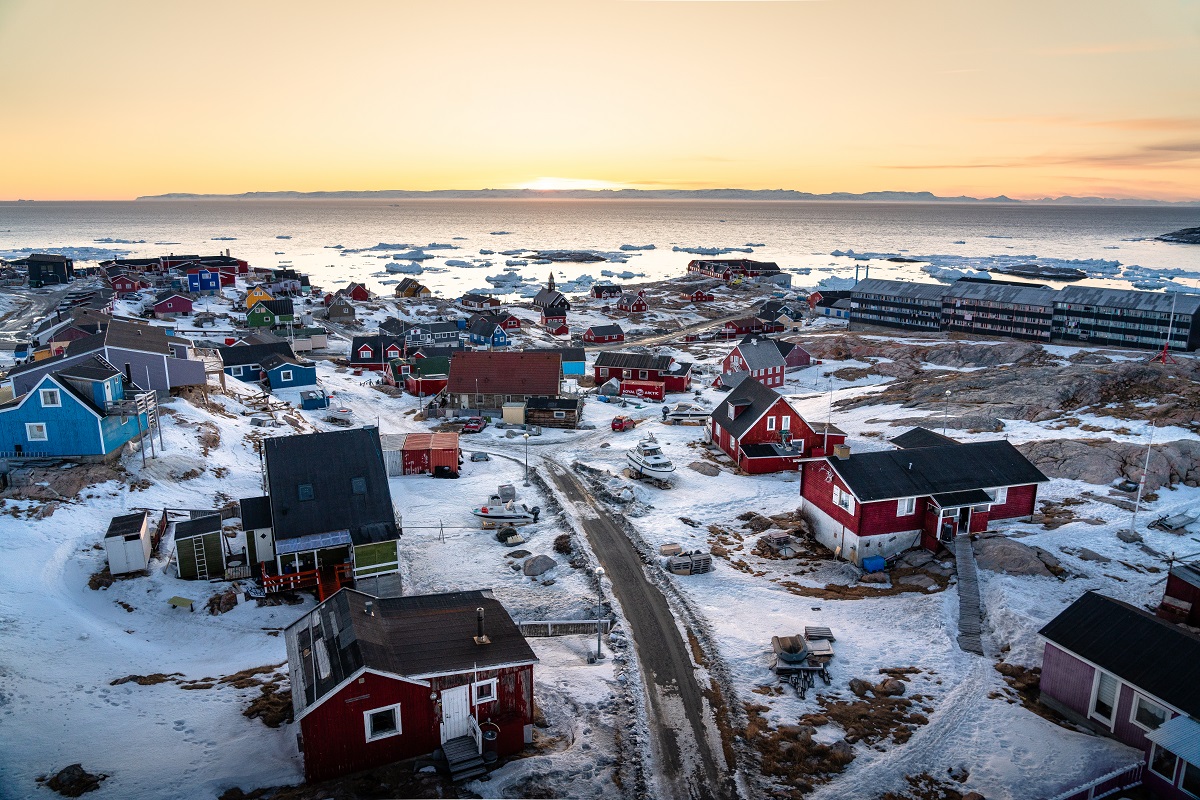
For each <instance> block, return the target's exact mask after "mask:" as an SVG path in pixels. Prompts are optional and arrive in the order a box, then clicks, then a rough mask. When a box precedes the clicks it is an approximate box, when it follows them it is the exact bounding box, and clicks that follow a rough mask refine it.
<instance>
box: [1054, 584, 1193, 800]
mask: <svg viewBox="0 0 1200 800" xmlns="http://www.w3.org/2000/svg"><path fill="white" fill-rule="evenodd" d="M1038 633H1039V634H1040V636H1041V637H1042V638H1043V639H1045V640H1046V648H1045V650H1044V652H1043V654H1042V674H1041V682H1040V688H1041V702H1042V704H1043V705H1046V706H1048V707H1050V708H1052V709H1054V710H1055V711H1057V712H1058V713H1059V714H1062V715H1063V716H1064V717H1066V718H1067V719H1068V720H1070V721H1071V722H1073V723H1075V724H1076V725H1079V726H1082V727H1084V728H1087V729H1088V730H1090V731H1092V732H1094V733H1099V734H1101V735H1103V736H1110V737H1112V738H1114V739H1117V740H1119V741H1121V742H1123V743H1125V744H1127V745H1130V746H1131V747H1136V748H1138V749H1139V750H1141V751H1143V754H1144V755H1143V758H1144V761H1145V767H1144V770H1139V771H1140V772H1141V783H1142V786H1143V788H1144V789H1148V790H1149V794H1150V796H1152V797H1158V798H1165V800H1192V799H1193V798H1195V797H1198V796H1200V688H1197V684H1196V665H1197V664H1200V636H1198V635H1196V633H1194V632H1193V631H1190V630H1187V629H1186V628H1183V627H1180V626H1178V625H1174V624H1172V623H1170V622H1167V621H1166V620H1163V619H1159V618H1158V617H1155V616H1154V615H1153V614H1150V613H1148V612H1146V611H1144V610H1143V609H1140V608H1137V607H1136V606H1132V605H1129V604H1128V603H1123V602H1121V601H1119V600H1114V599H1112V598H1110V597H1105V596H1104V595H1100V594H1096V593H1095V592H1088V593H1086V594H1085V595H1083V596H1082V597H1080V598H1079V599H1078V600H1076V601H1075V602H1074V603H1072V604H1071V605H1070V606H1068V607H1067V608H1066V609H1065V610H1064V611H1063V612H1062V613H1060V614H1059V615H1058V616H1057V617H1055V618H1054V619H1052V620H1051V621H1050V622H1049V623H1048V624H1047V625H1046V626H1045V627H1044V628H1042V629H1041V630H1040V631H1039V632H1038ZM1138 766H1141V765H1138ZM1097 777H1099V776H1097ZM1123 777H1125V782H1124V784H1120V785H1124V786H1129V785H1133V784H1135V783H1136V777H1137V776H1136V775H1134V776H1123ZM1130 777H1133V778H1134V779H1135V780H1129V778H1130ZM1120 785H1118V786H1114V787H1112V788H1119V786H1120ZM1078 796H1079V797H1082V796H1083V795H1082V794H1080V795H1078ZM1089 796H1091V795H1089ZM1095 796H1096V797H1101V796H1104V795H1102V794H1100V793H1099V792H1097V793H1095Z"/></svg>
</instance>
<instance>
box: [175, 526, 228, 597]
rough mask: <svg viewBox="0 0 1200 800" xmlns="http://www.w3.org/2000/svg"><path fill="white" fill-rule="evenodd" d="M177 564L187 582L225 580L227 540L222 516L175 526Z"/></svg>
mask: <svg viewBox="0 0 1200 800" xmlns="http://www.w3.org/2000/svg"><path fill="white" fill-rule="evenodd" d="M175 564H176V569H177V571H178V573H179V577H180V578H182V579H183V580H186V581H195V580H201V581H207V580H218V579H221V578H224V577H225V537H224V535H223V533H222V532H221V515H220V514H217V513H213V514H209V515H208V516H205V517H198V518H196V519H189V520H187V521H186V522H177V523H175Z"/></svg>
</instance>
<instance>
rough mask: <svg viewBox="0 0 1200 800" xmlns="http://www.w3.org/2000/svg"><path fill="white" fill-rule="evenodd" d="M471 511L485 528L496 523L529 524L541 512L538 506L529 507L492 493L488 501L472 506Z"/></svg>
mask: <svg viewBox="0 0 1200 800" xmlns="http://www.w3.org/2000/svg"><path fill="white" fill-rule="evenodd" d="M471 513H472V514H474V515H475V516H476V517H478V518H479V521H480V523H481V524H482V525H483V527H485V528H494V527H496V526H497V525H512V526H514V527H515V526H517V525H531V524H533V523H534V522H537V521H538V515H539V514H541V513H542V509H541V508H539V507H538V506H534V507H533V508H529V507H528V506H526V505H525V504H524V503H521V504H519V505H518V504H517V502H516V501H514V500H509V501H507V502H505V501H503V500H501V499H500V497H499V496H497V495H492V496H491V497H490V498H489V499H488V502H487V503H486V504H484V505H482V506H479V507H478V508H472V509H471Z"/></svg>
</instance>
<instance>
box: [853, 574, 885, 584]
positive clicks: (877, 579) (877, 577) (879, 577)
mask: <svg viewBox="0 0 1200 800" xmlns="http://www.w3.org/2000/svg"><path fill="white" fill-rule="evenodd" d="M858 582H859V583H891V579H890V578H888V575H887V573H886V572H868V573H866V574H865V575H863V576H862V577H860V578H859V579H858Z"/></svg>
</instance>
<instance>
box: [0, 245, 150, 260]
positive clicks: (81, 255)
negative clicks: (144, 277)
mask: <svg viewBox="0 0 1200 800" xmlns="http://www.w3.org/2000/svg"><path fill="white" fill-rule="evenodd" d="M30 253H47V254H49V255H56V256H66V257H67V258H70V259H73V260H75V261H106V260H108V259H110V258H121V257H122V256H127V255H129V251H128V250H114V249H111V248H107V247H18V248H15V249H13V250H5V251H3V252H0V258H7V259H10V260H11V259H15V258H24V257H25V256H27V255H29V254H30Z"/></svg>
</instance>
